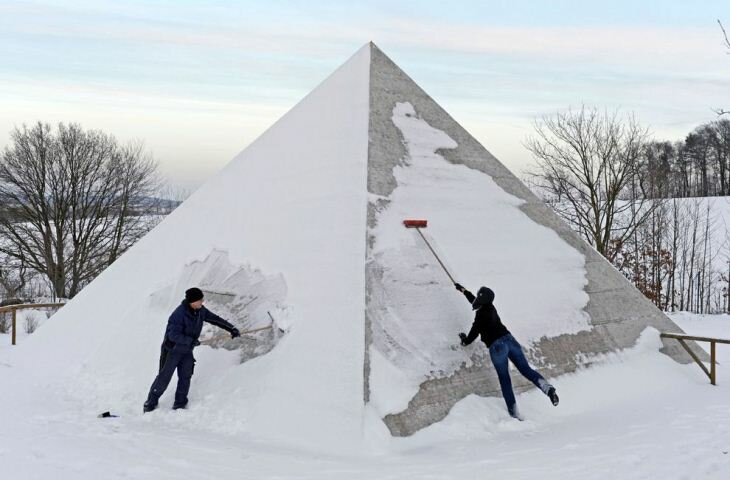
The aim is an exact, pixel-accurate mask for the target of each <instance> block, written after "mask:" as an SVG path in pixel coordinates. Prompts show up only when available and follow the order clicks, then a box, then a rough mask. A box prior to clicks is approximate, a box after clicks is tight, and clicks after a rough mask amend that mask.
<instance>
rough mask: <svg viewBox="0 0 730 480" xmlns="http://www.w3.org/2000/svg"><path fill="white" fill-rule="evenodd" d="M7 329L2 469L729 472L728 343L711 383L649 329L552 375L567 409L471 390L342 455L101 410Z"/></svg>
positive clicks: (300, 474) (341, 474) (165, 415)
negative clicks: (20, 355) (44, 367)
mask: <svg viewBox="0 0 730 480" xmlns="http://www.w3.org/2000/svg"><path fill="white" fill-rule="evenodd" d="M672 318H673V319H674V320H675V321H676V322H677V323H678V324H680V326H681V327H682V328H684V329H685V330H686V331H688V332H689V333H692V334H698V335H712V336H719V337H725V338H728V337H730V316H697V315H691V314H685V313H681V314H675V315H673V316H672ZM52 320H53V317H51V319H50V320H49V321H52ZM41 328H42V327H41ZM8 337H9V335H0V385H1V386H2V392H3V393H2V395H0V465H1V466H2V467H1V471H2V478H9V479H10V478H18V479H20V478H23V479H49V478H57V479H100V478H103V479H113V478H133V479H148V478H149V479H173V478H186V479H204V478H205V479H209V478H216V479H227V478H231V479H234V478H235V479H239V478H277V479H281V478H302V479H310V478H311V479H343V478H347V479H404V478H413V479H416V478H418V479H450V478H453V479H467V478H509V479H526V478H539V479H543V480H545V479H561V480H564V479H574V478H580V479H605V478H621V479H634V478H636V479H639V478H651V479H654V478H662V479H718V480H720V479H727V478H728V472H730V346H725V345H721V346H719V347H718V357H719V358H718V360H719V362H720V363H721V365H720V366H719V367H718V368H719V370H718V372H719V373H718V375H719V378H718V383H719V385H718V386H714V387H713V386H712V385H710V384H709V382H708V381H707V379H706V378H705V377H704V374H703V373H702V372H701V371H700V369H699V368H698V367H697V366H696V365H686V366H681V365H678V364H676V363H675V362H673V361H672V360H670V359H669V358H667V357H665V356H663V355H661V354H659V353H657V349H658V347H659V339H658V334H657V332H656V331H653V330H650V329H649V330H647V331H645V332H644V335H643V336H642V338H641V339H640V340H639V342H638V344H637V346H636V347H635V348H633V349H630V350H627V351H624V352H621V353H619V354H615V355H610V356H607V357H605V358H604V359H603V362H602V364H601V365H600V366H598V367H595V368H591V369H590V370H585V371H581V372H578V373H574V374H569V375H564V376H562V377H559V378H557V379H553V380H554V383H555V384H556V385H557V387H558V389H559V392H560V394H561V403H560V405H559V406H558V407H557V408H554V407H552V406H551V405H549V403H548V402H546V401H545V398H544V396H543V395H542V394H540V393H539V392H536V391H530V392H527V393H525V394H522V395H520V396H519V399H518V401H519V403H520V405H521V408H522V411H523V413H524V414H525V416H526V417H527V420H526V421H525V422H517V421H515V420H512V419H510V418H509V417H508V416H507V415H506V413H505V411H504V406H503V403H502V400H501V399H498V398H489V399H484V398H479V397H468V398H466V399H465V400H464V401H462V402H461V403H459V404H458V405H457V406H456V408H454V410H453V411H452V412H451V414H450V415H449V416H448V417H447V419H446V420H445V421H443V422H441V423H440V424H437V425H434V426H432V427H429V428H427V429H425V430H423V431H421V432H419V433H418V434H416V435H415V436H414V437H411V438H405V439H395V438H392V439H383V438H382V437H381V436H379V435H370V434H369V433H370V431H371V430H373V429H377V427H374V425H375V422H379V421H380V420H379V419H377V418H365V419H364V422H363V425H364V427H365V428H364V434H363V439H362V442H361V443H358V444H353V445H349V446H348V449H349V453H338V454H333V453H330V452H327V451H318V450H317V449H316V448H311V449H310V448H309V447H307V446H302V445H295V444H286V443H279V442H266V441H262V440H260V439H257V438H254V437H252V436H251V435H248V434H247V433H246V432H245V429H244V430H242V431H238V432H237V433H226V432H225V431H222V430H216V429H211V428H210V427H209V426H207V425H205V423H204V422H203V421H202V418H204V417H205V415H202V417H201V414H203V413H205V412H203V409H202V407H201V406H200V405H196V404H195V403H193V405H192V406H191V408H190V409H189V410H187V411H176V412H172V411H170V410H167V409H166V408H163V409H161V410H160V411H157V412H154V413H152V414H148V415H144V416H142V415H141V414H130V415H125V416H123V417H121V418H115V419H105V420H102V419H98V418H96V414H97V413H99V412H96V411H84V410H83V408H82V406H81V405H79V404H78V403H77V402H78V401H75V400H71V399H72V398H74V397H73V396H71V395H68V394H67V393H66V392H64V391H63V390H62V389H57V388H56V387H54V388H51V389H48V388H46V386H45V385H38V384H35V383H34V380H33V378H32V377H28V376H27V375H26V369H25V368H24V366H23V365H15V364H14V362H13V357H14V355H13V350H14V349H13V347H10V346H9V339H8ZM23 340H24V338H23V337H20V339H19V342H22V341H23ZM210 350H211V349H209V348H204V349H201V352H200V355H199V360H200V361H199V362H198V363H199V365H200V366H201V367H203V368H201V371H200V372H199V373H198V374H196V377H194V379H193V383H194V385H193V391H196V390H198V391H200V390H204V389H205V387H206V385H205V383H204V382H205V381H206V378H207V377H209V376H211V375H214V372H213V371H212V367H211V365H212V364H214V363H216V362H218V361H220V362H224V363H225V362H226V361H227V359H225V358H218V359H216V358H217V357H215V355H212V354H213V353H214V352H212V351H210ZM206 363H207V366H206ZM58 365H59V368H62V366H63V359H58ZM7 392H12V394H11V395H8V394H7ZM212 393H213V392H208V394H209V395H210V394H212ZM51 405H52V408H51V407H50V406H51ZM113 407H114V406H113V405H110V408H112V409H113ZM332 408H338V407H337V405H332ZM302 414H303V415H306V412H302ZM232 420H233V419H232Z"/></svg>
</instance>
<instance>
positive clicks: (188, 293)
mask: <svg viewBox="0 0 730 480" xmlns="http://www.w3.org/2000/svg"><path fill="white" fill-rule="evenodd" d="M202 298H203V291H202V290H201V289H199V288H198V287H193V288H188V289H187V290H185V300H186V301H187V302H188V303H193V302H197V301H198V300H202Z"/></svg>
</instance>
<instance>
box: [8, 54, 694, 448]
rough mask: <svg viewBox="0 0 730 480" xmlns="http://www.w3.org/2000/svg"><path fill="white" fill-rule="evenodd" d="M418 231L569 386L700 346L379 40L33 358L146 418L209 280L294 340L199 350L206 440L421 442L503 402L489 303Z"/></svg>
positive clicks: (129, 263) (98, 401)
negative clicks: (192, 292)
mask: <svg viewBox="0 0 730 480" xmlns="http://www.w3.org/2000/svg"><path fill="white" fill-rule="evenodd" d="M409 217H410V218H426V219H428V220H429V226H428V228H427V229H425V230H424V232H423V233H424V234H425V235H426V236H427V238H428V239H429V241H430V242H431V243H432V245H433V246H434V248H435V249H436V251H437V252H438V253H439V254H440V255H441V257H442V259H443V260H444V262H445V263H446V265H447V267H448V268H449V270H450V271H451V273H452V274H453V275H454V277H455V278H456V279H457V280H458V281H460V282H461V283H463V284H464V285H465V286H466V287H467V288H470V289H472V290H476V289H477V288H478V287H479V286H480V285H488V286H490V287H491V288H492V289H493V290H494V291H495V292H496V295H497V296H496V300H495V305H496V306H497V308H498V309H499V312H500V315H501V316H502V318H503V321H504V322H505V324H506V325H507V327H508V328H509V329H510V330H511V331H512V333H513V334H514V335H515V336H516V338H518V340H519V341H520V342H521V343H522V344H523V346H524V347H525V349H526V351H527V353H528V356H529V358H530V360H531V362H532V363H533V364H534V365H535V366H536V367H537V368H538V369H539V370H541V371H542V373H543V374H544V375H546V376H547V377H556V376H559V375H561V374H564V373H568V372H572V371H575V370H576V369H578V368H582V367H585V366H588V365H590V364H591V363H593V362H596V361H599V360H600V359H601V358H603V356H604V355H605V354H607V353H610V352H614V351H617V350H620V349H623V348H627V347H631V346H633V345H634V344H635V342H636V341H637V339H638V338H639V335H640V334H641V332H642V331H644V330H645V329H646V328H647V327H653V328H655V329H657V330H672V331H679V328H678V327H677V326H676V325H674V324H673V323H672V322H671V321H670V320H669V319H668V318H667V317H666V316H665V315H663V314H662V313H661V312H660V311H659V310H657V309H656V308H655V307H654V306H653V305H652V304H651V303H650V302H648V301H647V300H645V299H644V298H643V297H642V295H641V294H640V293H639V292H638V291H636V290H635V289H634V288H633V287H632V286H631V285H630V284H629V283H628V282H627V281H626V280H625V279H624V278H623V277H622V276H621V275H620V274H619V273H618V272H617V271H616V270H614V269H613V268H612V267H611V266H610V265H609V264H608V263H607V262H606V261H605V260H604V259H603V258H602V257H600V255H598V254H597V253H596V252H595V251H594V250H593V249H592V248H590V247H589V246H588V245H586V244H585V243H584V242H583V241H582V240H580V238H578V237H577V236H576V235H575V234H574V233H573V232H572V231H571V230H570V229H569V228H568V226H567V225H565V224H564V223H563V222H562V221H561V220H560V219H559V218H557V216H556V215H555V214H553V213H552V211H551V210H550V209H549V208H548V207H546V206H545V205H544V204H543V203H542V202H540V201H539V199H537V198H536V197H535V196H534V195H533V194H532V193H531V192H530V191H529V190H528V189H527V188H526V187H525V186H524V185H523V184H522V183H521V182H520V181H519V180H518V179H517V178H516V177H515V176H514V175H513V174H512V173H510V172H509V171H508V170H507V169H506V168H505V167H504V166H503V165H502V164H501V163H499V161H497V160H496V159H495V158H494V157H493V156H492V155H491V154H490V153H489V152H488V151H487V150H486V149H485V148H484V147H482V146H481V145H480V144H479V143H478V142H477V141H476V140H475V139H474V138H473V137H472V136H471V135H469V134H468V133H467V132H466V131H465V130H464V129H463V128H462V127H461V126H459V124H458V123H457V122H456V121H455V120H453V119H452V118H451V117H450V116H449V115H448V114H447V113H446V112H445V111H444V110H443V109H442V108H441V107H439V105H438V104H437V103H436V102H435V101H434V100H433V99H431V98H430V97H429V96H428V95H427V94H426V93H425V92H423V90H421V89H420V88H419V87H418V86H417V85H416V84H415V83H414V82H413V81H412V80H411V79H410V78H409V77H408V76H407V75H406V74H405V73H404V72H403V71H402V70H401V69H400V68H398V66H397V65H395V64H394V63H393V62H392V61H391V60H390V59H389V58H388V57H386V56H385V55H384V54H383V53H382V52H381V51H380V50H379V49H378V48H377V47H376V46H375V45H373V44H368V45H366V46H364V47H363V48H361V49H360V50H359V51H358V52H357V53H356V54H355V55H354V56H353V57H352V58H351V59H350V60H348V61H347V62H346V63H345V64H344V65H342V66H341V67H340V68H339V69H338V70H337V71H335V72H334V73H333V74H332V75H331V76H330V77H329V78H327V79H326V80H325V81H324V82H323V83H322V84H321V85H320V86H318V87H317V88H316V89H315V90H313V91H312V92H311V93H310V94H309V95H308V96H307V97H306V98H304V99H303V100H302V101H301V102H300V103H299V104H298V105H296V106H295V107H294V108H293V109H292V110H291V111H289V112H288V113H287V114H286V115H285V116H284V117H282V118H281V119H280V120H279V121H278V122H277V123H276V124H274V125H273V126H272V127H271V128H270V129H269V130H268V131H266V132H265V133H264V134H263V135H262V136H261V137H259V138H258V139H257V140H256V141H255V142H254V143H252V144H251V145H250V146H249V147H248V148H246V149H245V150H244V151H243V152H241V153H240V154H239V155H238V156H236V157H235V158H234V159H233V161H231V163H230V164H229V165H227V166H226V167H225V168H224V169H223V170H222V171H221V172H220V173H219V174H217V175H216V176H215V177H214V178H212V179H211V180H210V181H208V182H207V183H206V184H205V185H204V186H202V187H201V188H200V189H199V190H198V191H197V192H196V193H195V194H194V195H193V196H191V197H190V198H189V199H188V200H187V201H185V202H184V203H183V204H182V205H181V206H180V207H179V208H178V209H177V210H176V211H175V212H173V214H171V215H170V216H169V217H167V218H166V219H165V220H164V221H163V222H162V223H161V224H160V225H158V226H157V227H156V228H155V229H154V230H152V231H151V232H150V233H149V234H148V235H147V236H146V237H145V238H144V239H143V240H142V241H140V242H139V243H138V244H136V245H135V246H134V247H133V248H132V249H130V250H129V251H128V252H127V253H126V254H125V255H123V256H122V257H121V258H120V259H119V260H118V261H117V262H116V263H115V264H114V265H112V266H111V267H110V268H109V269H107V270H106V271H105V272H104V273H103V274H102V275H100V276H99V277H98V278H97V279H96V280H95V281H94V282H93V283H92V284H90V285H89V286H88V287H87V288H85V289H84V290H83V291H82V292H81V293H80V294H79V295H78V296H77V297H76V298H74V299H73V301H71V302H70V303H69V304H68V305H67V306H66V307H64V308H63V309H62V310H60V311H59V313H58V314H57V315H56V316H54V317H53V320H54V321H52V322H48V323H47V324H46V325H45V326H44V327H43V328H42V329H40V330H39V331H38V332H37V333H36V334H34V335H33V337H32V338H30V339H28V341H27V342H26V343H25V344H24V345H22V346H21V347H20V348H19V349H18V352H17V355H15V359H16V361H17V362H18V363H21V362H22V363H25V364H28V365H32V366H33V367H32V372H31V374H32V375H34V376H35V377H36V378H37V382H38V384H39V385H48V384H62V385H63V388H64V391H65V392H66V393H67V395H68V396H69V398H72V399H74V401H77V402H79V405H82V406H84V408H86V407H88V408H92V409H98V410H102V409H109V407H113V408H116V409H117V410H118V411H120V412H121V413H127V414H129V415H131V414H139V413H140V408H141V403H142V401H143V400H144V397H145V395H146V391H147V388H148V387H149V383H150V382H151V380H152V379H153V378H154V375H155V373H156V371H155V370H156V361H157V355H158V354H159V343H160V340H161V336H162V332H163V331H164V327H165V322H166V320H167V315H169V312H170V311H171V310H172V309H173V308H175V306H176V305H177V304H178V303H179V301H180V299H181V294H182V291H183V290H184V289H185V288H187V287H188V286H191V285H198V286H200V287H201V288H202V289H203V290H204V291H205V292H206V299H207V300H208V302H209V303H208V304H207V306H208V307H209V308H210V309H211V310H213V311H215V312H216V313H219V314H221V315H222V316H224V317H226V318H228V319H229V320H231V321H232V322H233V323H236V324H237V325H238V326H239V327H240V328H242V329H248V328H254V327H258V326H262V325H267V324H268V323H269V322H270V321H271V319H272V318H273V319H274V321H275V325H274V327H275V328H274V329H272V330H271V332H272V333H269V334H266V335H263V336H262V337H251V338H249V339H248V340H246V339H244V340H241V341H240V342H233V343H230V342H223V343H220V342H219V343H213V347H219V348H212V347H200V348H198V349H196V357H197V359H198V365H197V367H196V376H195V377H194V379H193V387H192V391H191V406H190V408H191V409H192V410H194V411H195V415H194V419H193V418H191V419H190V421H191V422H193V424H194V425H199V426H200V427H201V428H216V429H219V430H220V429H222V430H225V431H235V432H239V431H240V432H245V433H246V434H250V435H252V436H255V437H257V438H276V439H278V440H285V441H287V442H303V443H306V444H307V445H315V446H316V445H322V446H327V447H331V448H335V447H337V446H338V445H341V444H348V442H347V439H354V438H361V437H362V436H363V432H364V431H365V432H370V433H372V432H376V433H377V434H380V435H388V436H389V435H395V436H404V435H411V434H413V433H414V432H417V431H418V430H420V429H423V428H425V427H427V426H429V425H431V424H433V423H435V422H438V421H440V420H441V419H443V418H444V417H445V416H446V415H447V414H448V412H449V411H450V409H451V408H452V407H453V406H454V405H455V404H456V403H457V402H459V401H460V400H461V399H463V398H465V397H466V396H468V395H470V394H477V395H482V396H499V395H500V393H499V386H498V383H497V381H496V377H495V375H494V374H493V370H492V368H491V365H490V364H489V358H488V353H487V352H486V350H485V349H484V346H483V344H481V343H479V342H476V343H475V344H474V345H473V346H470V347H469V348H466V349H462V348H461V347H459V346H457V343H458V338H457V334H458V332H460V331H465V330H468V328H469V326H470V325H471V319H472V312H471V308H470V305H468V303H467V302H466V300H465V299H464V298H463V297H462V296H461V295H460V294H459V293H458V292H456V291H455V289H454V288H453V285H452V284H451V282H450V280H449V279H448V277H447V276H446V275H445V274H444V272H443V271H442V270H441V269H440V267H439V265H438V264H437V263H436V261H435V260H434V258H433V257H432V256H431V253H430V252H429V251H428V249H427V248H426V246H425V244H424V243H423V241H422V239H421V238H420V237H419V236H418V234H417V232H415V231H413V230H408V229H405V228H403V226H402V223H401V222H402V220H403V219H404V218H409ZM276 332H278V333H276ZM209 334H210V335H213V332H206V335H209ZM663 351H664V353H667V354H669V355H670V356H672V357H673V358H675V359H677V360H678V361H683V362H685V361H687V360H688V358H687V357H686V356H685V355H684V354H683V353H682V352H681V351H680V350H679V349H678V348H674V347H673V346H671V345H667V346H665V348H664V349H663ZM59 359H63V365H64V368H63V369H61V372H62V373H61V374H59V369H58V362H59ZM513 380H514V381H515V388H516V390H518V391H522V390H525V389H527V388H529V386H528V385H527V384H526V383H525V382H522V381H521V380H520V378H519V376H518V375H515V376H514V378H513ZM167 395H168V397H163V404H162V405H164V402H165V401H166V398H167V401H171V400H170V399H169V397H171V392H170V393H168V394H167Z"/></svg>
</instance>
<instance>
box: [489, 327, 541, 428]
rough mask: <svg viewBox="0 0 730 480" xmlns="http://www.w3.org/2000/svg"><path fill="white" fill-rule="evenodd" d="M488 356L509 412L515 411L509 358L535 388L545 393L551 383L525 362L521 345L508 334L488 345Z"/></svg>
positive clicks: (515, 402)
mask: <svg viewBox="0 0 730 480" xmlns="http://www.w3.org/2000/svg"><path fill="white" fill-rule="evenodd" d="M489 356H490V357H491V358H492V364H493V365H494V369H495V370H496V371H497V377H498V378H499V386H500V387H501V388H502V396H503V397H504V402H505V403H506V404H507V410H508V411H509V413H510V414H513V413H515V406H516V404H517V401H516V400H515V394H514V392H513V391H512V379H511V378H510V376H509V363H508V360H511V361H512V363H513V364H514V366H515V367H517V370H518V371H519V372H520V373H521V374H522V376H523V377H525V378H526V379H528V380H529V381H531V382H532V383H534V384H535V386H536V387H537V388H539V389H540V390H542V391H543V393H545V394H547V392H548V390H549V389H550V387H551V385H550V384H549V383H547V382H546V381H545V379H544V378H543V376H542V375H540V374H539V373H538V372H536V371H535V370H533V369H532V368H531V367H530V364H529V363H527V358H525V353H524V352H523V351H522V346H521V345H520V344H519V343H518V342H517V340H515V338H514V337H513V336H512V335H510V334H507V335H504V336H503V337H500V338H498V339H497V340H495V341H494V343H492V345H490V346H489Z"/></svg>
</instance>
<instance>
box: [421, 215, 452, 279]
mask: <svg viewBox="0 0 730 480" xmlns="http://www.w3.org/2000/svg"><path fill="white" fill-rule="evenodd" d="M416 230H418V233H419V234H420V235H421V238H422V239H423V241H424V242H426V246H427V247H428V249H429V250H431V253H433V256H434V257H436V260H438V262H439V265H441V268H443V269H444V272H446V275H448V276H449V280H451V283H456V281H455V280H454V277H452V276H451V274H450V273H449V271H448V270H447V269H446V266H445V265H444V262H442V261H441V259H440V258H439V256H438V255H436V252H434V251H433V248H432V247H431V244H430V243H428V240H426V237H425V236H424V235H423V233H421V229H420V228H418V227H416Z"/></svg>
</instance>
